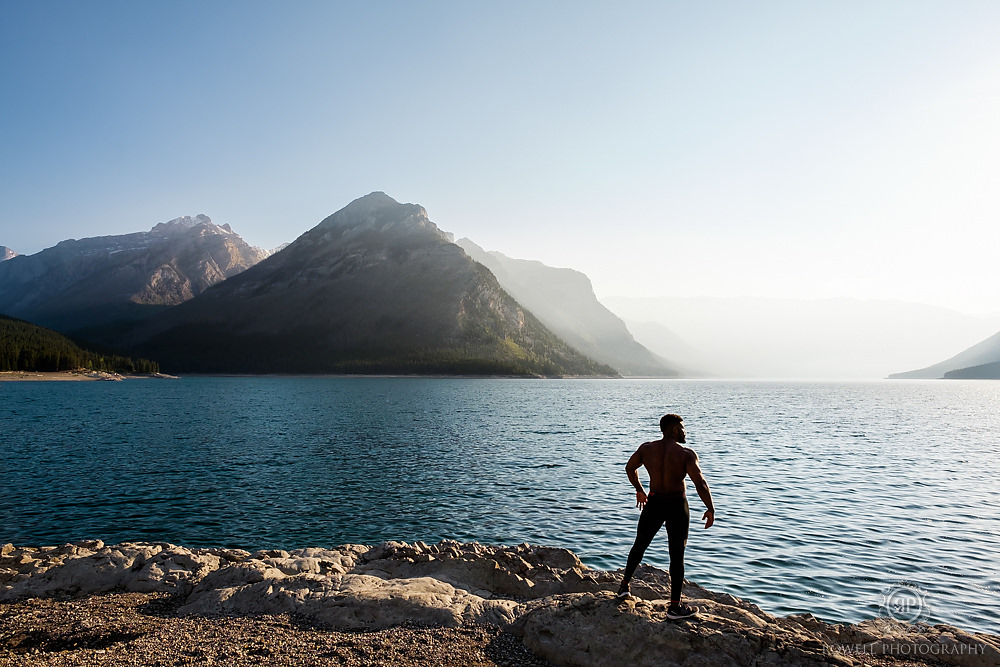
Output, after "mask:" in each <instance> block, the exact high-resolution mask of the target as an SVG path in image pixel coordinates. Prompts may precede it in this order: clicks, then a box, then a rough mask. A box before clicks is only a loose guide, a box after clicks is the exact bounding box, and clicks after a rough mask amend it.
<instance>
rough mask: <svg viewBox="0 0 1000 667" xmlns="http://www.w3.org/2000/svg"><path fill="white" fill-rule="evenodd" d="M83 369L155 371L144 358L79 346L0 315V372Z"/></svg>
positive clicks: (43, 329) (58, 334) (127, 371)
mask: <svg viewBox="0 0 1000 667" xmlns="http://www.w3.org/2000/svg"><path fill="white" fill-rule="evenodd" d="M78 368H86V369H87V370H94V371H110V372H116V373H157V372H159V367H158V366H157V365H156V364H155V363H154V362H151V361H147V360H145V359H129V358H128V357H122V356H118V355H113V354H101V353H97V352H92V351H90V350H84V349H81V348H80V347H79V346H78V345H77V344H76V343H74V342H73V341H71V340H70V339H69V338H66V337H65V336H63V335H62V334H60V333H57V332H55V331H52V330H51V329H45V328H43V327H39V326H35V325H34V324H31V323H30V322H25V321H23V320H18V319H15V318H13V317H7V316H6V315H0V371H32V372H35V371H44V372H52V371H71V370H76V369H78Z"/></svg>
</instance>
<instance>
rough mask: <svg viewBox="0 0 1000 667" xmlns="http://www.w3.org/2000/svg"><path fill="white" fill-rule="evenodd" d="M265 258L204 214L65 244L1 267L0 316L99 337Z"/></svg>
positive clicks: (229, 229)
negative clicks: (120, 233)
mask: <svg viewBox="0 0 1000 667" xmlns="http://www.w3.org/2000/svg"><path fill="white" fill-rule="evenodd" d="M267 255H268V253H267V252H266V251H264V250H261V249H260V248H254V247H251V246H250V245H248V244H247V243H246V242H245V241H244V240H243V239H242V238H240V236H239V235H237V234H236V233H234V232H233V230H232V229H231V228H230V227H229V225H222V226H219V225H216V224H214V223H213V222H212V220H211V219H210V218H209V217H207V216H205V215H198V216H195V217H193V218H192V217H183V218H177V219H174V220H171V221H170V222H165V223H161V224H158V225H156V226H155V227H153V228H152V229H151V230H150V231H148V232H138V233H134V234H126V235H123V236H103V237H96V238H86V239H81V240H79V241H78V240H68V241H63V242H61V243H59V244H58V245H56V246H54V247H52V248H48V249H46V250H42V251H41V252H39V253H36V254H34V255H18V256H15V257H13V258H11V259H9V260H7V261H4V262H2V263H0V313H4V314H7V315H10V316H12V317H17V318H20V319H22V320H27V321H29V322H33V323H35V324H39V325H42V326H45V327H49V328H51V329H55V330H58V331H61V332H63V333H68V334H71V335H74V336H83V337H93V338H98V339H99V338H100V335H98V332H100V331H104V330H107V329H109V328H115V327H122V326H126V325H127V324H128V323H131V322H135V321H139V320H142V319H145V318H146V317H148V316H149V315H150V313H151V312H153V311H155V310H158V309H162V308H163V307H167V306H176V305H177V304H180V303H183V302H185V301H187V300H189V299H191V298H193V297H195V296H197V295H199V294H201V293H202V292H203V291H205V289H207V288H208V287H210V286H212V285H214V284H216V283H219V282H222V281H223V280H225V279H226V278H229V277H231V276H234V275H236V274H238V273H241V272H243V271H244V270H246V269H247V268H249V267H250V266H253V265H254V264H256V263H258V262H259V261H261V260H262V259H264V258H265V257H266V256H267ZM91 334H94V335H91Z"/></svg>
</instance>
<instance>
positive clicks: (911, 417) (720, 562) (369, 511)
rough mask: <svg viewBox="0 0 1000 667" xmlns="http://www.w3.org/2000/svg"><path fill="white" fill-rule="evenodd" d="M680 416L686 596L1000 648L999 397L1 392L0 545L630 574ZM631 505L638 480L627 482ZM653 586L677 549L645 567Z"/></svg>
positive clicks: (534, 390) (668, 391) (74, 386)
mask: <svg viewBox="0 0 1000 667" xmlns="http://www.w3.org/2000/svg"><path fill="white" fill-rule="evenodd" d="M665 412H677V413H679V414H681V415H683V416H684V418H685V422H686V425H687V430H688V444H689V446H691V447H694V448H695V449H696V450H697V451H698V453H699V456H700V457H701V462H702V469H703V470H704V472H705V475H706V477H707V478H708V481H709V483H710V484H711V487H712V492H713V495H714V496H715V502H716V506H717V511H718V514H717V519H716V520H717V523H716V525H715V526H714V527H712V528H711V529H710V530H702V529H701V524H700V523H699V521H698V520H699V519H700V517H701V515H702V512H703V510H704V507H703V505H702V503H701V501H700V500H699V499H698V497H697V494H696V493H695V492H694V489H693V487H690V485H689V497H690V503H691V515H692V533H691V538H690V540H689V543H688V552H687V559H686V563H687V576H688V578H689V579H690V580H692V581H695V582H697V583H699V584H701V585H703V586H706V587H708V588H711V589H714V590H719V591H726V592H729V593H732V594H734V595H737V596H740V597H744V598H747V599H749V600H752V601H754V602H756V603H758V604H760V605H761V606H762V607H763V608H765V609H766V610H768V611H770V612H772V613H778V614H787V613H795V612H806V611H808V612H811V613H813V614H814V615H816V616H819V617H821V618H824V619H827V620H833V621H858V620H863V619H866V618H874V617H876V616H878V615H879V614H880V612H881V606H882V604H883V602H884V601H885V596H886V594H887V592H892V591H893V590H897V588H896V587H898V586H899V585H901V584H905V585H907V586H910V587H912V588H913V589H916V590H917V591H918V592H919V593H920V594H922V595H923V596H924V600H923V601H924V605H925V606H924V610H925V612H926V615H925V616H924V618H926V619H927V620H929V621H931V622H946V623H950V624H954V625H957V626H959V627H962V628H965V629H970V630H982V631H989V632H1000V502H998V491H1000V482H998V480H1000V454H998V439H1000V438H998V434H1000V382H990V381H982V382H974V381H953V382H945V381H896V382H890V381H872V382H764V381H761V382H746V381H739V382H737V381H695V380H515V379H435V378H369V377H358V378H329V377H314V378H301V377H295V378H291V377H254V378H220V377H211V378H209V377H197V378H185V379H180V380H130V381H126V382H120V383H112V382H93V383H86V382H65V383H61V382H48V383H45V382H37V383H36V382H6V383H0V447H2V451H3V464H2V469H0V489H2V493H0V542H13V543H14V544H21V545H41V544H60V543H64V542H68V541H75V540H78V539H90V538H100V539H103V540H105V541H106V542H109V543H115V542H120V541H126V540H155V541H169V542H174V543H178V544H183V545H186V546H193V547H194V546H228V547H242V548H246V549H256V548H264V547H268V548H285V549H291V548H298V547H305V546H332V545H338V544H345V543H366V544H372V543H377V542H381V541H385V540H403V541H409V542H412V541H415V540H423V541H425V542H436V541H438V540H440V539H443V538H452V539H457V540H460V541H479V542H482V543H491V544H517V543H521V542H530V543H533V544H547V545H552V546H562V547H566V548H569V549H572V550H573V551H575V552H576V553H577V554H578V555H579V556H580V557H581V559H582V560H583V561H584V562H585V563H586V564H588V565H590V566H592V567H597V568H602V569H612V570H613V569H617V568H620V567H623V566H624V564H625V556H626V554H627V553H628V550H629V548H630V546H631V544H632V539H633V537H634V531H635V521H636V519H637V518H638V510H636V509H635V500H634V492H633V490H632V487H631V486H630V485H629V483H628V481H627V479H626V478H625V473H624V465H625V462H626V460H627V459H628V457H629V455H630V454H631V453H632V452H633V451H634V450H635V448H636V447H637V446H638V445H639V444H640V443H641V442H643V441H646V440H652V439H655V438H657V437H659V432H658V419H659V417H660V415H662V414H663V413H665ZM640 476H642V478H643V480H644V481H645V479H646V478H645V476H644V473H642V472H640ZM645 562H647V563H650V564H653V565H656V566H658V567H662V568H664V569H665V568H666V567H667V563H668V556H667V540H666V535H665V534H661V536H658V537H657V539H656V540H654V542H653V545H652V546H651V547H650V549H649V551H648V552H647V555H646V561H645Z"/></svg>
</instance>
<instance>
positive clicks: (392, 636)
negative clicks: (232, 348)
mask: <svg viewBox="0 0 1000 667" xmlns="http://www.w3.org/2000/svg"><path fill="white" fill-rule="evenodd" d="M619 578H620V574H618V573H614V572H605V571H600V570H592V569H589V568H587V567H586V566H584V565H583V564H582V563H581V562H580V560H579V559H578V558H577V557H576V556H575V555H574V554H573V553H572V552H570V551H567V550H565V549H558V548H551V547H542V546H531V545H526V544H524V545H520V546H505V547H497V546H484V545H480V544H461V543H458V542H452V541H444V542H441V543H439V544H431V545H428V544H424V543H422V542H417V543H414V544H406V543H401V542H387V543H383V544H379V545H376V546H363V545H345V546H340V547H336V548H333V549H319V548H312V549H299V550H296V551H291V552H289V551H281V550H270V551H257V552H255V553H250V552H248V551H243V550H238V549H188V548H185V547H180V546H175V545H172V544H167V543H125V544H118V545H113V546H111V545H105V544H103V543H102V542H100V541H91V542H79V543H76V544H67V545H64V546H58V547H15V546H13V545H10V544H8V545H4V546H3V547H2V551H0V665H15V664H17V665H43V664H44V665H56V664H60V665H71V664H76V665H84V664H86V665H125V664H207V663H211V662H226V663H228V664H246V665H251V664H253V665H259V664H285V665H305V664H345V665H382V664H385V665H390V664H392V665H431V664H436V665H450V664H457V665H545V664H552V665H567V666H568V665H577V666H590V665H594V666H596V665H637V666H642V665H658V666H659V665H688V666H691V667H694V666H696V665H773V666H781V665H870V664H885V665H888V664H893V665H914V664H948V665H968V666H976V667H978V666H980V665H991V666H994V665H1000V637H998V636H996V635H986V634H973V633H968V632H965V631H963V630H961V629H959V628H955V627H951V626H946V625H935V626H929V625H925V624H918V625H909V624H903V623H898V622H896V621H892V620H889V619H875V620H870V621H865V622H862V623H858V624H829V623H825V622H823V621H820V620H818V619H815V618H813V617H812V616H810V615H808V614H804V615H793V616H786V617H777V616H773V615H771V614H768V613H766V612H764V611H763V610H761V609H760V608H759V607H757V606H756V605H754V604H752V603H750V602H747V601H745V600H741V599H739V598H736V597H733V596H731V595H727V594H725V593H716V592H713V591H709V590H707V589H704V588H701V587H699V586H697V585H695V584H693V583H690V582H689V583H688V584H687V586H686V588H685V595H686V598H687V599H688V600H689V601H690V602H692V603H693V604H695V605H696V606H698V607H699V608H700V609H701V613H700V615H699V617H698V618H697V619H696V620H693V621H692V620H689V621H679V622H675V621H669V620H667V618H666V609H667V600H666V598H667V591H668V588H669V578H668V576H667V574H666V573H665V572H662V571H660V570H657V569H655V568H650V567H646V566H643V567H642V568H641V569H640V571H639V573H638V575H637V578H636V580H635V581H634V582H633V587H632V590H633V594H634V595H635V596H636V598H635V599H632V600H628V601H626V602H624V603H620V604H616V603H615V600H614V591H615V590H616V588H617V586H618V582H619Z"/></svg>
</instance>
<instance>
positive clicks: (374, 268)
mask: <svg viewBox="0 0 1000 667" xmlns="http://www.w3.org/2000/svg"><path fill="white" fill-rule="evenodd" d="M451 238H452V237H451V235H449V234H447V233H445V232H443V231H441V230H440V229H438V227H437V226H436V225H435V224H434V223H433V222H431V221H430V220H429V218H428V216H427V212H426V210H424V209H423V207H421V206H418V205H416V204H400V203H399V202H396V201H395V200H393V199H392V198H391V197H389V196H388V195H386V194H385V193H382V192H374V193H371V194H369V195H367V196H365V197H361V198H359V199H357V200H355V201H353V202H351V203H350V204H349V205H348V206H346V207H344V208H343V209H341V210H340V211H337V212H336V213H334V214H333V215H331V216H329V217H327V218H326V219H324V220H323V221H322V222H320V223H319V224H318V225H316V227H314V228H313V229H311V230H309V231H307V232H306V233H304V234H302V235H301V236H300V237H299V238H298V239H296V240H295V241H294V242H293V243H291V244H290V245H289V246H288V247H286V248H285V249H283V250H282V251H281V252H279V253H276V254H275V255H272V256H271V257H269V258H267V259H266V260H264V261H262V262H260V263H259V264H257V265H255V266H253V267H252V268H250V269H248V270H246V271H244V272H242V273H240V274H239V275H236V276H234V277H231V278H229V279H228V280H226V281H225V282H222V283H220V284H218V285H216V286H214V287H213V288H211V289H209V290H206V291H205V292H204V293H203V294H201V295H200V296H198V297H196V298H194V299H191V300H190V301H187V302H185V303H183V304H181V305H178V306H176V307H175V308H171V309H170V310H169V311H165V312H163V313H159V314H157V315H156V316H154V317H153V318H152V319H150V320H149V321H148V322H146V323H144V324H143V325H142V326H140V327H137V328H136V329H134V330H132V331H130V332H128V335H127V336H125V337H123V338H121V339H119V340H117V341H115V342H116V343H119V344H125V345H128V346H129V347H130V348H131V349H134V350H136V351H139V350H141V351H142V354H144V355H151V356H152V358H155V359H157V360H158V361H160V362H161V365H162V366H163V367H164V369H165V370H171V371H172V370H177V371H182V372H191V371H198V372H258V373H270V372H291V373H317V372H326V373H339V372H371V373H389V372H391V373H396V372H404V373H460V374H468V373H472V374H515V375H521V374H528V375H601V376H607V375H612V376H613V375H617V373H616V372H615V371H614V370H613V369H611V368H609V367H607V366H606V365H603V364H599V363H596V362H594V361H592V360H590V359H588V358H586V357H585V356H584V355H582V354H580V353H579V352H578V351H577V350H575V349H573V348H572V347H570V346H568V345H566V343H564V342H563V341H561V340H559V338H558V337H557V336H555V335H554V334H552V332H550V331H549V330H548V329H546V328H545V327H544V326H543V325H542V324H541V323H540V322H539V321H538V320H537V319H536V318H535V316H534V315H532V314H531V313H530V312H529V311H527V310H525V309H524V308H522V307H521V305H520V304H518V303H517V302H516V301H515V300H514V299H513V298H511V297H510V296H509V295H508V294H507V293H506V292H505V291H504V290H503V289H501V287H500V285H499V284H498V283H497V281H496V278H495V277H494V276H493V275H492V274H491V273H490V272H489V271H488V270H487V269H486V268H485V267H483V266H481V265H479V264H477V263H476V262H474V261H473V260H472V259H470V258H469V257H468V255H466V253H465V252H464V251H463V250H462V249H461V248H459V247H458V246H456V245H455V244H453V243H452V242H451ZM193 350H196V352H192V351H193Z"/></svg>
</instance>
